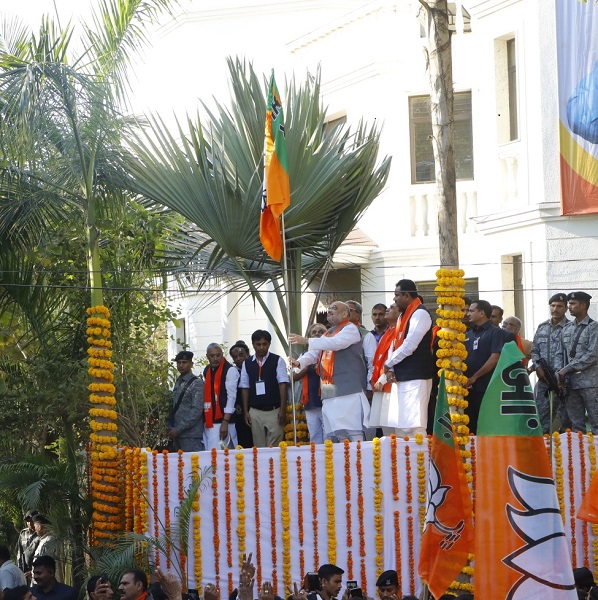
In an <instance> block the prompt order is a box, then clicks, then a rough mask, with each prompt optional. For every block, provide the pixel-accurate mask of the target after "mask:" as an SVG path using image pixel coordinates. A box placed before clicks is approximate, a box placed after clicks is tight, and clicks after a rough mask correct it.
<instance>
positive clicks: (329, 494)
mask: <svg viewBox="0 0 598 600" xmlns="http://www.w3.org/2000/svg"><path fill="white" fill-rule="evenodd" d="M333 452H334V449H333V447H332V441H331V440H326V441H325V442H324V465H325V468H326V508H327V512H328V562H329V563H330V564H335V563H336V517H335V513H334V461H333ZM362 585H363V582H362Z"/></svg>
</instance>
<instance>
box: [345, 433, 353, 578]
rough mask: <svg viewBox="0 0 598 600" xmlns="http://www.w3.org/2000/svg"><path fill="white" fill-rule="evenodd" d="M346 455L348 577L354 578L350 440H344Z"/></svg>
mask: <svg viewBox="0 0 598 600" xmlns="http://www.w3.org/2000/svg"><path fill="white" fill-rule="evenodd" d="M344 457H345V519H346V521H347V523H346V527H345V529H346V530H347V578H348V579H349V580H351V579H353V551H352V549H351V548H352V547H353V535H352V531H353V525H352V523H351V447H350V445H349V440H345V441H344Z"/></svg>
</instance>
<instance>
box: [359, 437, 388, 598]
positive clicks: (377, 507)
mask: <svg viewBox="0 0 598 600" xmlns="http://www.w3.org/2000/svg"><path fill="white" fill-rule="evenodd" d="M372 458H373V466H374V530H375V532H376V534H375V540H376V579H378V577H380V575H381V574H382V567H383V566H384V537H383V535H382V528H383V520H382V499H383V496H382V487H381V484H382V463H381V458H380V439H379V438H377V437H375V438H374V439H373V441H372ZM362 586H363V582H362ZM364 591H365V590H364Z"/></svg>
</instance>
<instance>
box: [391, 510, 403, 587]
mask: <svg viewBox="0 0 598 600" xmlns="http://www.w3.org/2000/svg"><path fill="white" fill-rule="evenodd" d="M393 521H394V527H395V569H396V570H397V579H398V588H399V589H398V593H397V596H398V597H399V598H401V597H402V595H403V556H402V553H401V513H400V512H399V511H398V510H395V512H394V519H393Z"/></svg>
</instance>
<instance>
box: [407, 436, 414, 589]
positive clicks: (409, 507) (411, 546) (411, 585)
mask: <svg viewBox="0 0 598 600" xmlns="http://www.w3.org/2000/svg"><path fill="white" fill-rule="evenodd" d="M405 441H406V442H408V441H409V438H407V437H406V438H405ZM405 473H406V476H407V491H406V499H407V514H408V516H407V543H408V545H409V546H408V548H409V593H410V594H412V593H414V591H415V563H414V560H413V557H414V556H415V554H414V544H413V505H412V502H413V487H412V483H411V450H410V448H409V445H408V444H405Z"/></svg>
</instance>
